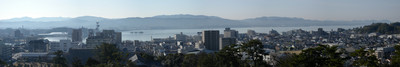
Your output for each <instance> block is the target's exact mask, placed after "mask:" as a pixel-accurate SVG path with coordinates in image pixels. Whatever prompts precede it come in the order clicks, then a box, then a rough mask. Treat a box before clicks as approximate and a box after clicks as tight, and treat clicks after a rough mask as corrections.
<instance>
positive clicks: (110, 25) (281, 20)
mask: <svg viewBox="0 0 400 67" xmlns="http://www.w3.org/2000/svg"><path fill="white" fill-rule="evenodd" d="M27 19H28V20H27ZM35 19H37V20H35ZM11 20H12V22H11V21H10V20H7V19H6V20H0V24H1V25H0V28H16V27H20V26H22V25H23V26H24V27H25V28H33V29H36V28H54V27H71V28H79V27H88V28H94V27H95V25H96V23H95V22H100V27H101V28H103V29H117V30H132V29H186V28H223V27H270V26H329V25H367V24H371V23H377V22H386V23H387V22H390V21H388V20H359V21H330V20H328V21H327V20H309V19H304V18H297V17H276V16H273V17H267V16H263V17H256V18H248V19H243V20H231V19H225V18H221V17H218V16H206V15H190V14H177V15H157V16H153V17H127V18H103V17H96V16H79V17H74V18H68V17H58V18H57V17H56V18H50V19H46V20H44V19H40V18H29V17H24V18H20V20H18V18H12V19H11Z"/></svg>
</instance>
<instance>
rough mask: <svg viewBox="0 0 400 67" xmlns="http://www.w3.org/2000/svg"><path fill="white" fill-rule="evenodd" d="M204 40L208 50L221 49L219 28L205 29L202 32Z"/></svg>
mask: <svg viewBox="0 0 400 67" xmlns="http://www.w3.org/2000/svg"><path fill="white" fill-rule="evenodd" d="M202 41H203V43H204V45H205V47H206V49H208V50H213V51H218V50H219V31H218V30H205V31H203V33H202Z"/></svg>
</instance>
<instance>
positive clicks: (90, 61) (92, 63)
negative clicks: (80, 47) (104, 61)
mask: <svg viewBox="0 0 400 67" xmlns="http://www.w3.org/2000/svg"><path fill="white" fill-rule="evenodd" d="M98 64H100V62H99V61H97V60H96V59H93V58H91V57H90V58H88V60H87V61H86V65H85V66H89V67H95V65H98Z"/></svg>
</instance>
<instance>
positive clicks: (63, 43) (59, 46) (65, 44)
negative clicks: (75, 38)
mask: <svg viewBox="0 0 400 67" xmlns="http://www.w3.org/2000/svg"><path fill="white" fill-rule="evenodd" d="M78 44H79V42H72V41H71V40H60V42H50V48H49V51H50V52H56V51H58V50H61V51H63V52H64V53H67V52H68V51H69V49H70V48H71V47H73V46H78Z"/></svg>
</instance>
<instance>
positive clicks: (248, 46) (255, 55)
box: [240, 40, 266, 67]
mask: <svg viewBox="0 0 400 67" xmlns="http://www.w3.org/2000/svg"><path fill="white" fill-rule="evenodd" d="M263 48H264V46H263V45H262V43H261V42H260V41H259V40H250V41H249V42H248V43H243V45H242V46H241V47H240V50H241V51H242V52H245V53H247V55H249V57H247V59H250V60H248V61H250V62H249V63H250V64H251V65H253V66H255V67H259V66H260V65H262V66H265V64H266V63H265V62H264V61H263V55H265V54H264V52H265V51H264V50H263Z"/></svg>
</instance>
